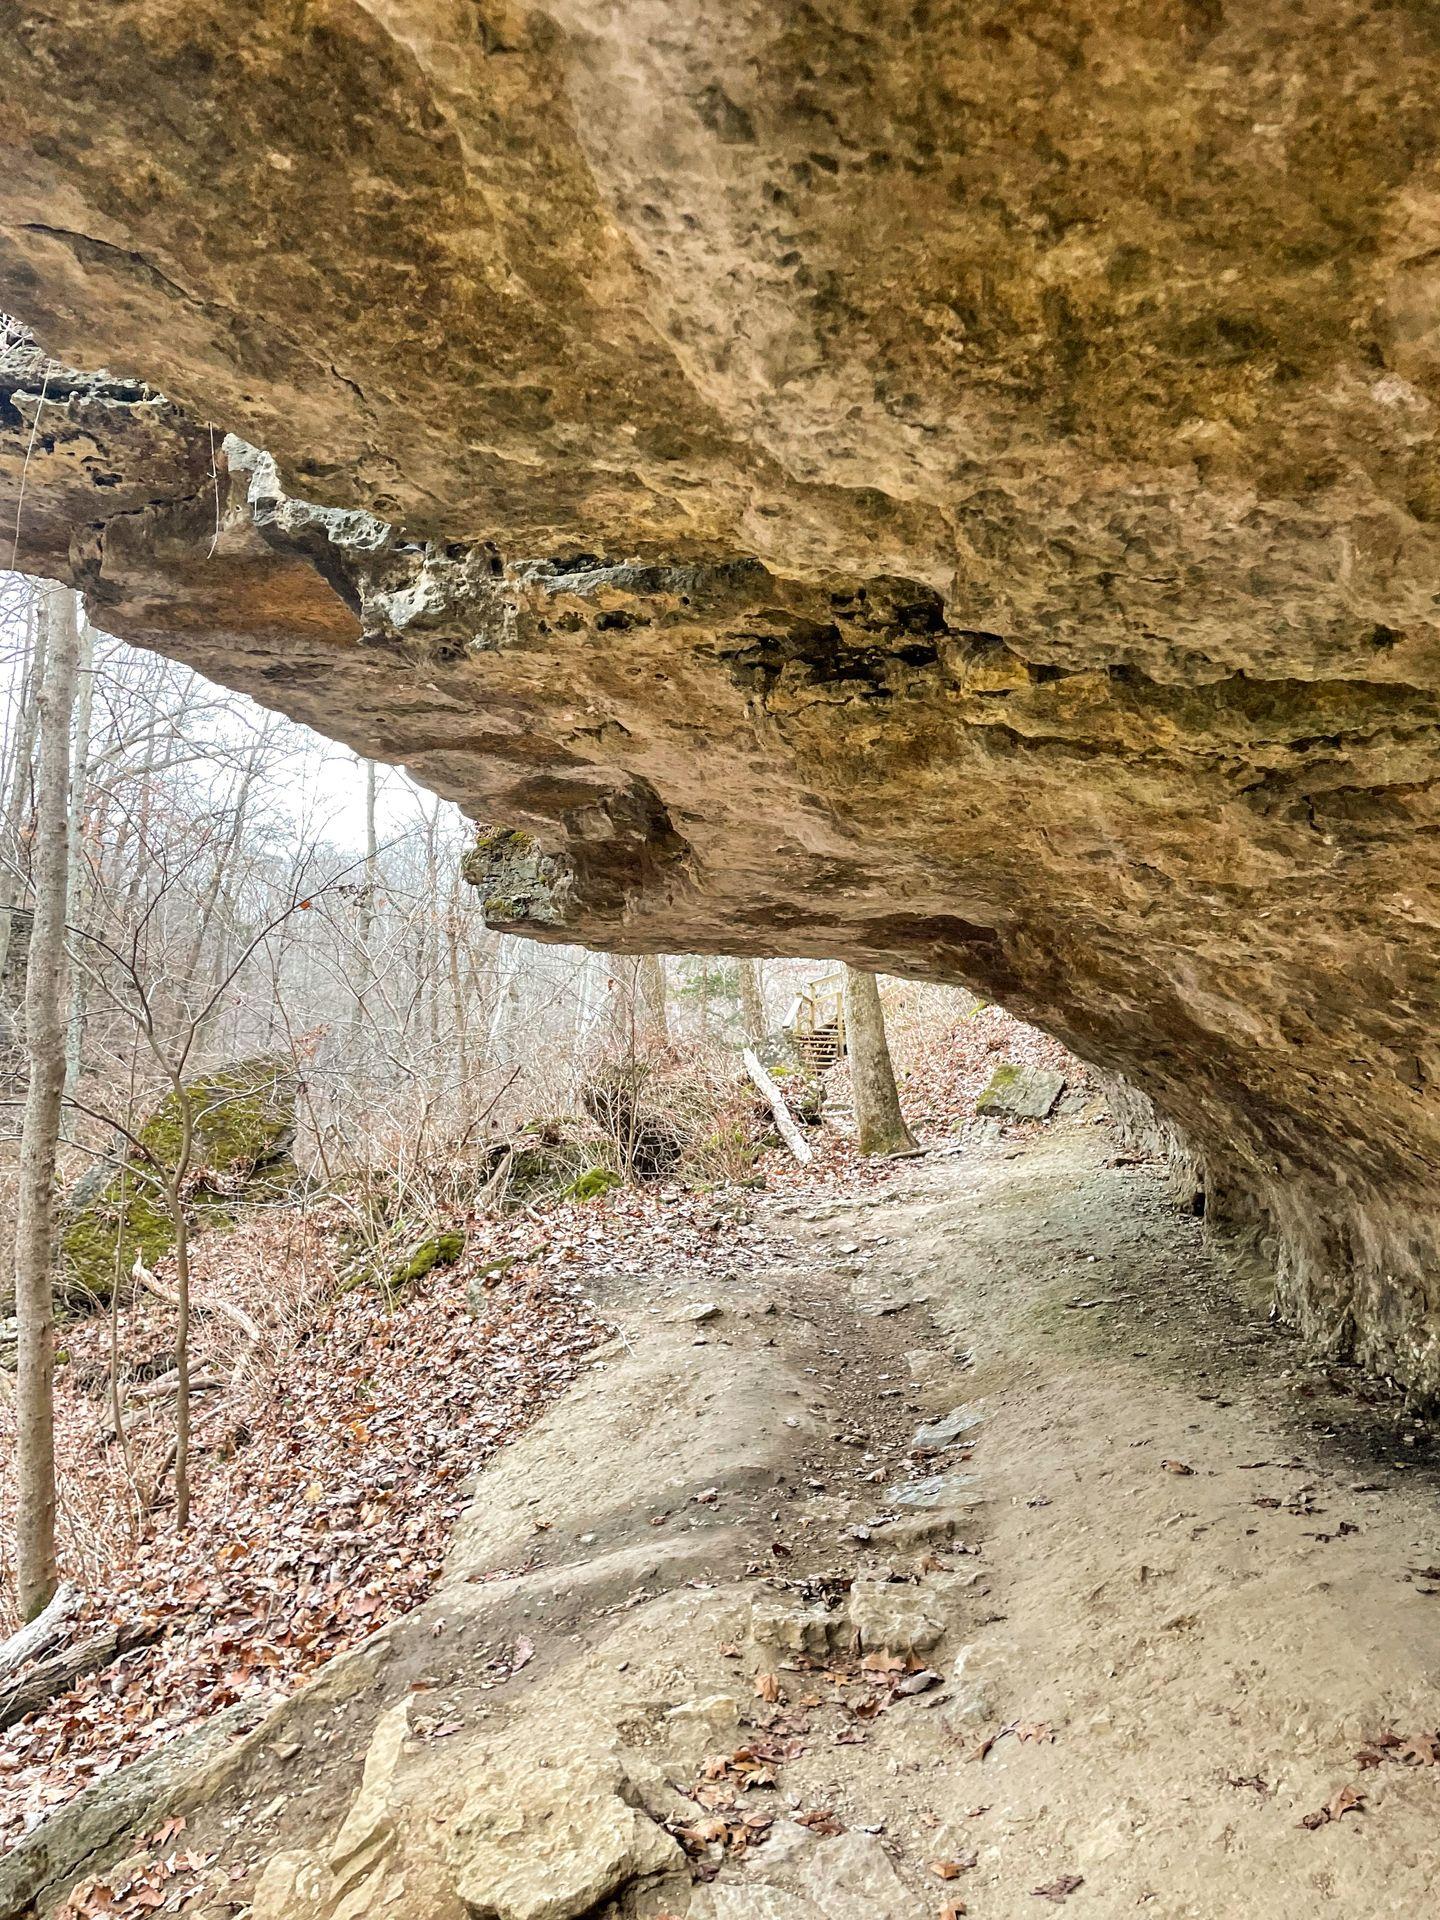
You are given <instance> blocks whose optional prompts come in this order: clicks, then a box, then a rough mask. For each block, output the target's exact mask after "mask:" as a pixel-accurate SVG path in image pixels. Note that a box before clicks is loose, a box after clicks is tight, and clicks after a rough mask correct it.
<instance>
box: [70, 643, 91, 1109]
mask: <svg viewBox="0 0 1440 1920" xmlns="http://www.w3.org/2000/svg"><path fill="white" fill-rule="evenodd" d="M94 698H95V633H94V629H93V628H92V627H91V625H90V622H89V621H88V620H87V619H86V618H85V616H84V614H83V613H82V614H81V616H80V649H79V656H78V664H77V680H76V688H75V749H74V759H73V761H72V763H71V772H70V798H69V805H70V824H69V833H68V842H69V844H68V846H67V848H66V852H65V918H66V920H67V921H68V922H69V924H70V926H71V927H72V928H73V927H75V926H77V925H78V924H79V922H80V878H81V871H82V860H81V855H82V851H83V847H82V841H83V836H84V832H85V809H86V806H87V805H88V801H89V787H90V730H91V713H92V709H93V706H94ZM85 1012H86V981H85V974H84V972H83V971H82V970H80V969H77V968H74V967H72V968H71V970H70V1019H69V1024H68V1025H67V1027H66V1030H65V1095H66V1098H67V1099H68V1098H69V1097H70V1096H71V1095H72V1094H73V1093H74V1091H75V1087H76V1083H77V1082H78V1081H79V1078H80V1068H81V1066H82V1064H83V1060H84V1053H85Z"/></svg>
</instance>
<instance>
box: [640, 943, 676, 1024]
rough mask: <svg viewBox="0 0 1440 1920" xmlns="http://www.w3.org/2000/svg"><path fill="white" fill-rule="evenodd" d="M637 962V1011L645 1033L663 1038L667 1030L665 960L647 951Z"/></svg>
mask: <svg viewBox="0 0 1440 1920" xmlns="http://www.w3.org/2000/svg"><path fill="white" fill-rule="evenodd" d="M638 964H639V973H640V978H639V988H640V992H639V1013H640V1020H641V1024H642V1026H643V1027H644V1028H645V1031H646V1032H647V1033H651V1034H654V1035H656V1036H657V1038H659V1039H662V1040H663V1039H665V1037H666V1036H667V1034H668V1032H669V1019H668V1014H667V1007H666V986H665V962H664V960H662V959H661V957H660V955H659V954H658V953H647V954H646V955H645V956H644V957H643V959H641V960H640V962H639V963H638Z"/></svg>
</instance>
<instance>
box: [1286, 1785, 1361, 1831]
mask: <svg viewBox="0 0 1440 1920" xmlns="http://www.w3.org/2000/svg"><path fill="white" fill-rule="evenodd" d="M1364 1805H1365V1795H1364V1794H1363V1793H1362V1792H1361V1790H1360V1789H1359V1788H1358V1787H1341V1788H1340V1789H1339V1791H1338V1792H1336V1793H1334V1794H1332V1795H1331V1796H1330V1798H1329V1799H1328V1800H1327V1801H1326V1803H1325V1805H1324V1806H1323V1807H1320V1808H1318V1809H1317V1810H1316V1812H1314V1813H1307V1814H1306V1815H1305V1817H1304V1818H1303V1819H1302V1820H1301V1822H1300V1824H1301V1826H1302V1827H1307V1828H1308V1829H1309V1830H1310V1832H1311V1833H1314V1832H1315V1831H1316V1829H1317V1828H1319V1827H1328V1826H1329V1824H1330V1822H1331V1821H1332V1820H1343V1819H1344V1817H1345V1815H1346V1814H1347V1813H1358V1812H1359V1811H1360V1810H1361V1809H1362V1808H1363V1807H1364Z"/></svg>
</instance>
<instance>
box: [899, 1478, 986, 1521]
mask: <svg viewBox="0 0 1440 1920" xmlns="http://www.w3.org/2000/svg"><path fill="white" fill-rule="evenodd" d="M977 1481H978V1475H976V1474H973V1473H932V1474H930V1475H929V1476H928V1477H927V1478H926V1479H924V1480H902V1481H901V1482H900V1484H899V1485H898V1486H894V1487H888V1488H887V1489H886V1492H885V1498H886V1499H887V1500H888V1501H890V1503H891V1504H892V1506H897V1507H922V1508H924V1509H925V1510H926V1511H927V1512H929V1511H932V1510H933V1509H934V1508H936V1507H978V1506H979V1505H980V1504H981V1502H982V1501H983V1500H984V1498H985V1496H984V1494H983V1493H979V1492H977V1491H976V1490H975V1489H976V1485H977Z"/></svg>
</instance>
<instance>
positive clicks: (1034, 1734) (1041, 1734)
mask: <svg viewBox="0 0 1440 1920" xmlns="http://www.w3.org/2000/svg"><path fill="white" fill-rule="evenodd" d="M1010 1734H1013V1735H1014V1736H1015V1738H1016V1739H1017V1740H1028V1741H1032V1742H1033V1743H1034V1744H1035V1745H1036V1746H1053V1744H1054V1741H1055V1729H1054V1728H1053V1727H1052V1726H1051V1725H1050V1723H1049V1721H1048V1720H1023V1721H1022V1720H1011V1721H1009V1722H1007V1724H1006V1725H1005V1726H1003V1727H997V1728H996V1730H995V1732H994V1733H987V1734H984V1735H983V1736H982V1737H981V1739H980V1741H979V1742H978V1744H977V1745H976V1747H975V1749H974V1751H973V1752H972V1753H971V1755H970V1758H971V1759H972V1760H983V1759H985V1758H986V1756H987V1755H988V1754H989V1753H990V1752H991V1751H992V1750H993V1748H994V1747H995V1746H996V1745H997V1744H998V1742H1000V1741H1001V1740H1004V1739H1006V1738H1007V1737H1008V1736H1009V1735H1010Z"/></svg>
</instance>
